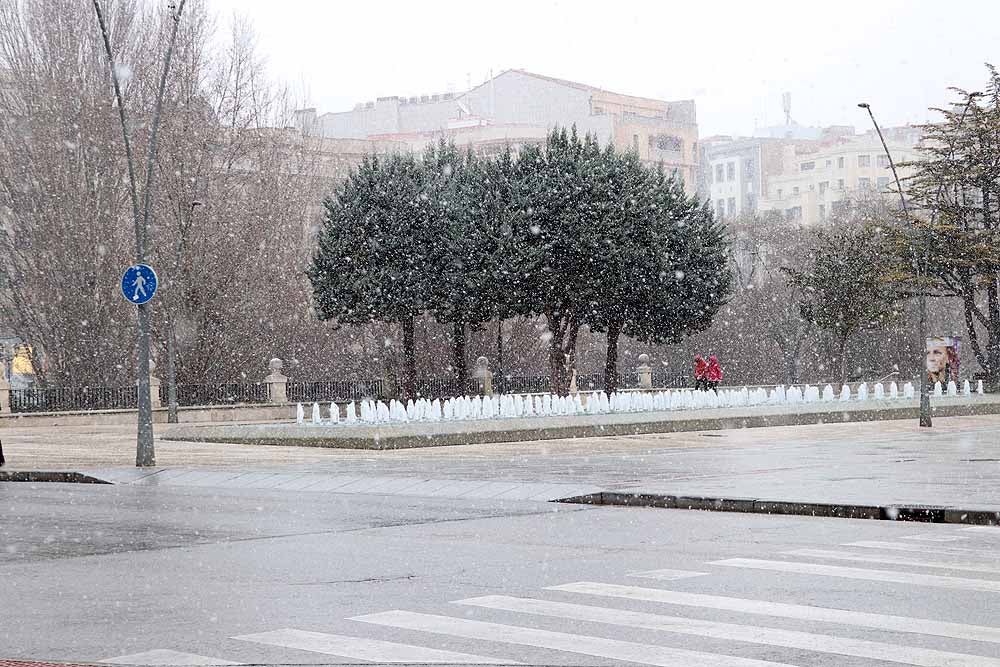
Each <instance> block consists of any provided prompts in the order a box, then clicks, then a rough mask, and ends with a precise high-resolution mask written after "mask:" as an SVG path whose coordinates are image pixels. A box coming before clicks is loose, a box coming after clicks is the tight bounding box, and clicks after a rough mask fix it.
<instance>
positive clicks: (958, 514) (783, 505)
mask: <svg viewBox="0 0 1000 667" xmlns="http://www.w3.org/2000/svg"><path fill="white" fill-rule="evenodd" d="M554 502H559V503H570V504H577V505H615V506H619V507H655V508H662V509H687V510H706V511H710V512H742V513H745V514H786V515H796V516H817V517H825V518H833V519H874V520H880V521H918V522H923V523H957V524H969V525H976V526H1000V510H982V509H979V510H972V509H962V508H960V507H947V506H943V505H853V504H849V503H803V502H794V501H787V500H760V499H757V498H718V497H711V496H684V495H681V496H675V495H669V494H659V493H622V492H614V491H603V492H601V493H592V494H587V495H583V496H574V497H572V498H560V499H559V500H556V501H554Z"/></svg>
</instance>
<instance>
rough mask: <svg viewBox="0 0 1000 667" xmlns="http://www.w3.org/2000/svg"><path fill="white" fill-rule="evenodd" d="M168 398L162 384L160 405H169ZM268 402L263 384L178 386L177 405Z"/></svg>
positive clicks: (233, 383) (230, 383)
mask: <svg viewBox="0 0 1000 667" xmlns="http://www.w3.org/2000/svg"><path fill="white" fill-rule="evenodd" d="M167 396H168V389H167V385H165V384H161V385H160V403H162V404H163V405H167ZM267 401H268V393H267V385H266V384H265V383H263V382H252V383H240V382H225V383H221V384H179V385H177V405H185V406H187V405H236V404H239V403H267Z"/></svg>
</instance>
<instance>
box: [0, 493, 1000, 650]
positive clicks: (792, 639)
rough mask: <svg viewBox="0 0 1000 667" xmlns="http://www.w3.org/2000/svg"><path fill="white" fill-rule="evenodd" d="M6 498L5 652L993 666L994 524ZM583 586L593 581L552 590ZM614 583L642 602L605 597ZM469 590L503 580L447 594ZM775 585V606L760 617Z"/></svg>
mask: <svg viewBox="0 0 1000 667" xmlns="http://www.w3.org/2000/svg"><path fill="white" fill-rule="evenodd" d="M0 515H2V518H0V658H30V659H39V660H43V659H48V660H67V661H69V660H75V661H100V660H105V659H111V658H120V657H123V656H125V657H126V658H125V659H124V661H125V662H133V663H146V664H149V663H152V662H160V663H168V664H195V663H196V662H198V661H201V662H202V663H217V664H225V663H226V662H230V663H232V662H237V663H255V664H260V663H265V664H301V663H329V664H334V663H363V664H372V663H373V662H375V663H382V662H385V663H386V664H388V661H387V660H379V659H377V657H376V658H375V659H372V656H373V655H376V654H378V652H379V651H382V652H383V654H382V655H383V657H384V656H385V655H388V656H389V657H390V658H393V659H395V660H397V661H401V662H406V661H409V663H411V664H412V663H413V662H419V661H421V660H422V661H424V662H426V661H427V660H430V659H431V658H427V657H426V656H427V655H431V656H432V657H433V658H434V659H439V658H441V656H445V657H447V656H451V657H452V658H453V659H452V660H451V662H456V661H458V660H462V659H465V658H461V657H455V654H461V655H464V656H466V657H470V656H471V658H470V659H469V660H468V662H466V663H457V664H471V663H473V662H475V660H473V659H472V658H475V659H479V660H480V661H481V660H482V659H492V660H494V661H496V662H500V663H508V664H509V663H513V662H515V661H516V662H521V663H527V664H536V665H541V664H554V665H571V664H573V665H575V664H580V665H606V664H634V663H636V662H638V663H646V664H671V665H673V664H676V665H693V664H698V660H705V662H704V664H712V665H723V666H726V665H743V666H748V665H750V664H751V663H746V662H741V661H740V660H741V659H749V660H757V661H765V662H771V663H781V664H795V665H848V666H850V665H882V664H887V665H888V664H942V665H944V664H961V665H1000V630H995V635H994V634H992V631H990V630H989V628H988V627H987V628H986V629H982V628H983V627H984V626H1000V555H998V552H1000V550H998V549H997V547H1000V529H984V530H969V529H967V528H966V527H962V526H936V525H927V524H902V523H889V522H874V521H867V522H866V521H847V520H837V519H814V518H803V517H777V516H761V515H739V514H721V513H703V512H696V511H680V510H655V509H622V508H594V507H579V506H568V505H559V504H552V503H541V502H512V501H510V502H501V501H495V500H463V499H454V498H450V499H433V498H415V497H406V496H378V495H359V494H351V495H338V494H309V493H302V492H292V491H276V490H271V491H269V490H260V489H211V488H200V487H140V486H89V485H62V484H24V483H7V484H0ZM994 530H995V532H993V531H994ZM857 542H867V543H869V544H868V545H867V546H858V545H853V546H845V544H848V543H857ZM876 543H877V544H880V545H882V546H876V545H875V544H876ZM885 545H889V546H885ZM803 549H808V550H811V551H808V552H801V550H803ZM790 551H799V552H800V553H797V554H790V553H788V552H790ZM830 554H833V555H832V556H831V555H830ZM733 559H743V560H738V561H736V560H733ZM720 561H727V562H720ZM762 568H763V569H762ZM844 568H848V570H845V569H844ZM803 569H804V571H803ZM650 571H657V572H658V574H654V575H648V574H643V573H648V572H650ZM651 576H652V577H655V578H651ZM577 582H593V583H594V584H595V585H597V587H598V589H599V590H601V591H604V593H602V594H600V595H594V594H584V593H581V592H579V591H577V590H549V589H548V588H547V587H552V586H560V585H567V584H576V583H577ZM622 586H628V587H631V588H630V589H628V590H632V591H633V596H634V595H635V590H636V589H637V590H638V591H639V592H638V595H639V596H640V599H622V598H620V597H612V596H611V595H610V594H607V591H621V590H624V589H621V588H620V587H622ZM649 591H652V593H650V592H649ZM658 591H666V595H668V596H670V595H676V594H678V593H683V592H687V593H693V594H697V595H699V596H709V597H699V598H697V600H698V602H697V603H696V604H691V603H690V600H689V601H688V602H687V603H681V602H679V601H678V599H675V598H672V599H670V600H669V601H664V600H662V599H661V600H654V599H647V598H649V596H651V595H652V596H654V597H656V596H658V595H659V596H661V597H662V594H661V593H659V592H658ZM482 596H500V597H492V598H486V599H480V600H478V602H476V603H475V604H456V601H459V600H467V599H469V598H482ZM517 598H533V599H536V600H543V601H544V602H545V603H564V604H566V605H570V606H568V607H567V606H558V605H556V606H555V607H552V608H548V607H546V609H547V610H548V611H547V612H546V613H544V614H540V613H538V612H537V610H536V612H534V613H528V612H526V611H525V610H524V609H522V608H521V607H519V606H518V605H522V606H523V604H524V603H523V602H521V601H518V600H517ZM723 598H725V599H727V600H731V599H734V598H736V599H738V600H741V601H742V602H737V603H733V602H725V603H720V602H719V600H721V599H723ZM512 600H513V602H512ZM773 602H782V603H787V604H789V605H792V606H791V607H789V608H788V610H787V613H785V614H784V615H783V616H774V615H767V614H763V613H761V610H762V609H764V608H765V607H766V605H767V604H769V603H773ZM734 604H736V606H737V607H738V608H732V607H733V605H734ZM484 605H485V606H484ZM511 605H514V607H515V608H511ZM580 605H586V608H585V609H583V610H582V611H581V609H580V608H579V606H580ZM720 605H721V606H722V607H729V608H720ZM810 607H822V608H829V609H837V610H841V611H844V612H847V614H848V616H847V617H846V618H847V621H850V622H837V623H832V622H829V621H828V620H823V619H820V618H817V617H816V612H814V611H810V610H809V608H810ZM593 609H596V610H597V611H591V610H593ZM386 612H398V613H395V614H386ZM628 612H643V613H645V614H647V616H641V615H636V614H635V613H632V614H630V613H628ZM862 613H867V614H875V616H864V617H862V616H860V615H859V614H862ZM580 614H584V616H585V617H583V618H581V617H580ZM588 614H589V615H596V618H592V617H591V616H587V615H588ZM363 615H364V616H366V618H365V619H364V620H357V617H358V616H363ZM373 615H374V616H373ZM648 615H653V616H648ZM668 616H669V617H671V618H673V619H680V620H672V621H669V623H670V624H672V629H671V630H669V631H668V630H666V629H664V628H663V627H650V623H653V625H656V624H660V625H662V624H663V623H665V621H663V618H664V617H668ZM900 616H902V617H906V618H905V619H904V620H903V621H898V620H887V619H892V618H895V617H900ZM442 619H443V620H442ZM914 619H922V620H914ZM654 621H655V622H654ZM720 623H724V624H729V625H722V626H720V625H717V624H720ZM900 623H903V624H904V625H908V626H912V628H913V629H912V630H906V629H904V631H902V633H901V631H900V629H899V627H898V626H899V624H900ZM939 627H940V628H945V629H946V630H947V631H946V632H944V635H945V636H942V631H940V630H937V628H939ZM748 628H749V629H750V633H751V634H750V636H749V637H748V636H744V634H745V633H746V632H747V629H748ZM976 628H979V629H976ZM784 631H790V633H788V632H784ZM783 632H784V634H783ZM261 633H265V634H261ZM304 633H320V634H318V635H315V634H314V635H308V634H304ZM566 633H571V634H572V635H574V636H573V637H568V638H567V636H566ZM800 633H808V634H807V635H805V637H803V636H802V635H801V634H800ZM236 637H241V638H240V639H236ZM303 637H307V639H303ZM984 637H985V639H984ZM303 641H305V642H306V643H307V644H309V645H308V646H304V645H302V644H301V642H303ZM296 642H298V643H299V645H298V647H295V646H291V645H292V644H295V643H296ZM310 642H311V644H310ZM331 646H332V647H333V650H334V651H337V653H331V652H326V653H321V652H317V647H320V648H324V650H327V651H330V650H331ZM637 646H638V648H637ZM886 647H888V648H886ZM307 648H308V649H309V650H306V649H307ZM427 650H431V651H447V652H450V653H442V654H427V653H421V651H427ZM372 651H375V652H376V653H375V654H373V653H372ZM386 651H387V652H388V653H387V654H386V653H384V652H386ZM678 651H695V652H697V654H698V655H696V654H692V653H678ZM151 652H152V653H151ZM941 652H946V653H941ZM701 654H704V655H701ZM956 654H957V657H956ZM129 656H138V657H129ZM362 656H367V658H364V657H362ZM414 656H416V657H417V658H418V659H417V660H414ZM420 656H424V657H423V658H420ZM886 658H888V660H886ZM439 661H440V660H439ZM907 661H911V662H907Z"/></svg>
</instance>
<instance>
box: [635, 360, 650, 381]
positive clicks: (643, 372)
mask: <svg viewBox="0 0 1000 667" xmlns="http://www.w3.org/2000/svg"><path fill="white" fill-rule="evenodd" d="M635 372H636V374H637V375H638V376H639V388H640V389H652V388H653V368H652V367H651V366H650V365H649V355H648V354H640V355H639V365H638V366H636V368H635Z"/></svg>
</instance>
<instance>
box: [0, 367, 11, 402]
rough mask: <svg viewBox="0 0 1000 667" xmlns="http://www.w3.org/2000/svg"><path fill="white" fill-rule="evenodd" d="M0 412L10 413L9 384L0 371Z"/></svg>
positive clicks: (0, 370)
mask: <svg viewBox="0 0 1000 667" xmlns="http://www.w3.org/2000/svg"><path fill="white" fill-rule="evenodd" d="M0 412H10V382H7V378H5V377H4V374H3V371H2V369H0Z"/></svg>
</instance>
